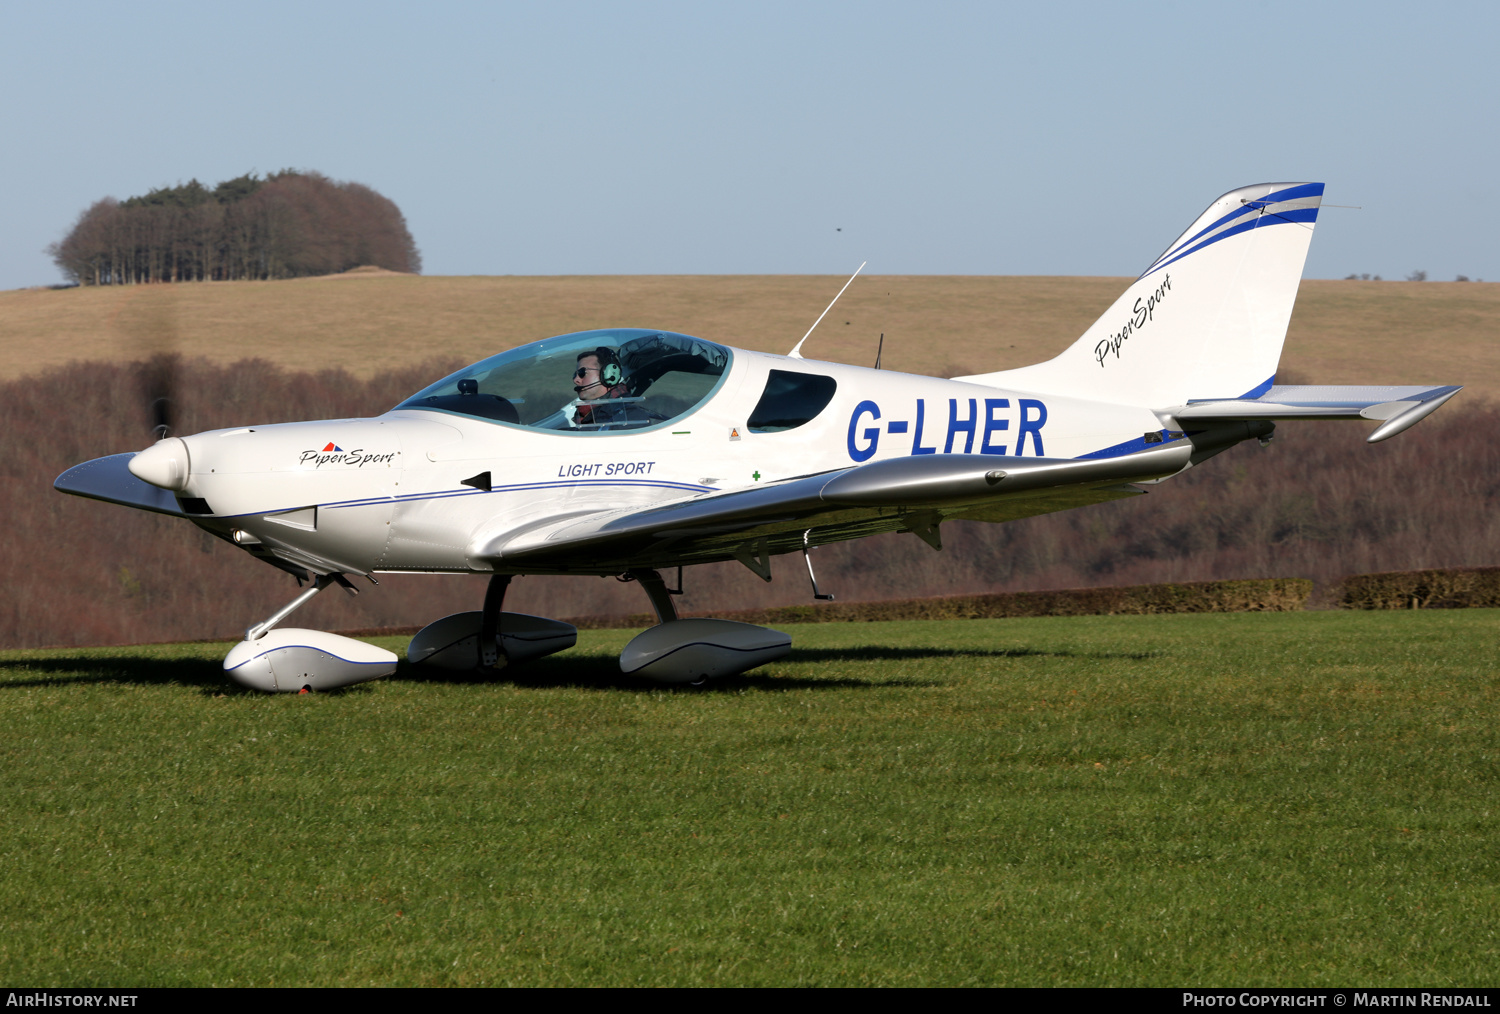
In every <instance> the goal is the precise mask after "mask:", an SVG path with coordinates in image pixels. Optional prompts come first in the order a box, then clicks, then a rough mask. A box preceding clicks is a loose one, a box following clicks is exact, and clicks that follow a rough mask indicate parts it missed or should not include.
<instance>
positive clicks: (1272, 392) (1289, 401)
mask: <svg viewBox="0 0 1500 1014" xmlns="http://www.w3.org/2000/svg"><path fill="white" fill-rule="evenodd" d="M1460 390H1462V388H1461V387H1453V386H1442V387H1432V386H1428V385H1421V384H1418V385H1406V386H1398V387H1369V386H1348V387H1339V386H1332V385H1310V386H1302V385H1283V386H1279V387H1272V388H1270V389H1269V390H1268V391H1266V393H1265V394H1262V395H1261V396H1260V397H1258V398H1231V399H1222V400H1210V401H1190V402H1188V404H1187V407H1185V408H1179V409H1176V410H1174V411H1173V412H1172V415H1173V416H1174V417H1175V418H1176V419H1177V421H1178V423H1179V424H1183V423H1189V422H1208V421H1211V420H1212V421H1228V420H1251V419H1263V420H1272V419H1376V420H1381V421H1382V422H1381V425H1380V426H1378V427H1376V429H1375V431H1374V432H1373V433H1371V434H1370V436H1369V437H1368V441H1369V442H1370V443H1372V444H1374V443H1378V442H1380V441H1381V440H1386V439H1388V438H1390V437H1393V436H1395V435H1396V434H1397V433H1400V432H1401V431H1403V430H1405V429H1408V428H1410V427H1411V426H1414V425H1416V424H1417V423H1418V422H1420V421H1421V420H1423V419H1425V418H1426V417H1427V416H1429V415H1431V414H1432V413H1433V412H1435V411H1437V409H1438V407H1439V406H1441V405H1442V404H1443V403H1444V402H1446V401H1447V400H1448V399H1449V398H1451V397H1453V396H1454V395H1455V394H1457V393H1458V392H1459V391H1460Z"/></svg>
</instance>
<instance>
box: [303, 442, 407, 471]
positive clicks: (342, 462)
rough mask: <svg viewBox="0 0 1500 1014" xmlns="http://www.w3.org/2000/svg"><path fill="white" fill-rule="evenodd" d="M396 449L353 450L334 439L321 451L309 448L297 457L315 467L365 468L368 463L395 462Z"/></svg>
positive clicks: (388, 463) (389, 463)
mask: <svg viewBox="0 0 1500 1014" xmlns="http://www.w3.org/2000/svg"><path fill="white" fill-rule="evenodd" d="M397 453H398V452H396V451H367V450H365V449H364V448H363V447H356V448H354V450H352V451H346V450H344V449H343V448H342V447H340V446H339V445H338V444H336V443H334V442H333V441H331V440H330V441H329V442H328V446H326V447H324V448H323V449H322V450H321V451H317V450H307V451H303V452H302V456H301V457H300V458H298V459H297V464H299V465H311V466H313V467H314V468H322V467H323V466H324V465H331V466H335V467H343V468H364V467H365V466H366V465H386V466H389V465H391V464H394V463H395V460H396V454H397Z"/></svg>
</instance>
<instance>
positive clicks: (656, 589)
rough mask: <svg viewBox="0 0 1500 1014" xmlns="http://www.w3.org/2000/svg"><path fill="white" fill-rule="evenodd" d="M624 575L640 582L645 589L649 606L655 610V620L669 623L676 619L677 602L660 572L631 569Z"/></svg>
mask: <svg viewBox="0 0 1500 1014" xmlns="http://www.w3.org/2000/svg"><path fill="white" fill-rule="evenodd" d="M626 576H627V577H630V578H632V579H634V580H636V581H638V582H640V585H641V587H642V588H644V589H646V594H647V595H649V596H650V597H651V608H652V609H655V610H656V622H658V623H671V622H672V621H673V620H675V619H677V604H676V603H675V602H673V601H672V593H671V592H670V591H668V590H667V582H665V581H663V580H662V576H661V574H659V573H658V572H656V571H654V570H631V571H627V572H626Z"/></svg>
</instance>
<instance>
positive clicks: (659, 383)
mask: <svg viewBox="0 0 1500 1014" xmlns="http://www.w3.org/2000/svg"><path fill="white" fill-rule="evenodd" d="M729 360H730V353H729V350H728V349H726V348H723V347H722V346H719V345H714V344H713V343H711V342H706V341H703V340H702V339H700V338H693V337H691V336H689V335H685V334H674V333H672V332H671V331H646V330H642V329H640V328H608V329H604V330H599V331H580V332H578V333H576V334H565V335H559V336H558V337H556V338H547V339H544V340H543V341H539V342H533V343H532V344H530V345H522V346H521V347H520V348H514V349H511V350H510V351H509V352H502V353H500V354H499V355H498V356H491V357H490V358H488V359H485V360H482V361H481V362H478V363H475V364H474V365H473V366H469V367H465V368H464V369H462V370H460V371H458V372H457V373H455V374H453V375H452V376H451V377H445V378H444V379H442V380H440V381H438V382H437V383H436V384H433V385H432V386H431V387H429V388H427V389H426V390H424V391H420V392H418V393H417V394H415V395H413V396H412V397H410V398H408V399H406V400H405V401H403V402H402V403H401V404H399V405H397V406H396V407H397V408H423V409H435V410H437V411H442V412H458V413H461V414H463V415H471V416H477V417H478V418H481V419H490V420H493V421H495V422H500V423H510V424H512V425H516V426H529V427H533V428H535V429H547V430H558V431H562V432H582V433H597V432H601V431H612V430H633V429H645V428H647V427H651V426H659V425H662V424H664V423H668V422H671V421H672V420H673V419H677V418H679V417H681V416H684V415H687V414H688V413H689V412H691V411H692V410H693V409H695V408H697V407H698V405H699V404H700V403H702V402H703V401H704V400H705V399H707V398H708V396H709V395H710V394H712V393H713V392H714V390H715V388H717V387H718V386H719V383H720V382H721V381H722V380H723V377H724V374H725V373H726V372H727V371H728V369H729Z"/></svg>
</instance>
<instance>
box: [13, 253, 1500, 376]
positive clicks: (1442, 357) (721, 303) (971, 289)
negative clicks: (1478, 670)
mask: <svg viewBox="0 0 1500 1014" xmlns="http://www.w3.org/2000/svg"><path fill="white" fill-rule="evenodd" d="M1128 281H1129V280H1128V279H1124V278H1046V277H948V276H935V275H905V276H879V275H877V276H871V277H864V276H862V277H861V278H859V279H858V280H857V281H855V283H854V284H853V285H851V286H850V287H849V291H848V292H847V293H845V295H844V298H843V299H842V300H840V302H839V305H838V307H837V308H836V310H835V311H834V312H833V313H831V314H829V316H828V318H827V319H825V320H824V321H823V323H822V325H821V326H820V327H819V329H818V331H817V332H816V333H815V334H814V336H813V338H812V339H810V340H809V342H808V345H807V349H806V351H807V353H808V354H809V356H811V357H815V358H820V359H830V360H835V361H839V362H850V363H870V362H872V361H873V360H874V357H875V347H876V341H877V338H878V336H879V334H880V333H881V332H884V333H885V336H886V345H885V357H884V363H883V365H885V366H886V367H888V368H890V369H894V370H904V371H907V372H913V373H928V374H942V375H953V374H957V373H969V372H980V371H987V370H995V369H1005V368H1009V367H1015V366H1024V365H1027V364H1029V363H1033V362H1038V361H1040V360H1042V359H1045V358H1048V357H1050V356H1052V355H1055V354H1056V353H1057V352H1059V351H1060V350H1062V349H1063V348H1064V347H1066V346H1067V344H1068V343H1069V342H1071V341H1072V340H1073V339H1074V338H1076V337H1077V336H1078V335H1079V334H1081V333H1082V332H1083V331H1084V329H1085V328H1087V327H1088V325H1089V324H1090V323H1092V322H1093V320H1094V319H1095V318H1096V317H1097V316H1098V315H1099V314H1100V313H1102V312H1103V311H1104V309H1105V308H1106V307H1107V306H1108V305H1109V303H1110V302H1111V300H1113V299H1114V298H1115V297H1116V296H1118V295H1119V293H1120V292H1122V291H1123V290H1124V288H1125V286H1126V284H1128ZM842 284H843V279H841V278H834V277H831V276H802V275H798V276H791V275H755V276H730V275H715V276H647V275H639V276H606V277H514V276H511V277H468V278H464V277H423V276H416V275H398V274H392V273H389V272H378V271H364V270H361V271H356V272H351V273H350V274H348V275H340V276H333V277H326V278H304V279H296V280H291V281H278V282H210V283H197V284H181V285H151V286H128V287H105V288H88V289H65V290H48V289H26V290H18V291H11V292H0V335H3V339H4V350H5V355H4V358H3V360H0V380H10V379H16V378H19V377H23V376H27V375H30V374H33V373H37V372H40V371H43V370H46V369H48V368H51V367H57V366H62V365H65V364H66V363H68V362H70V361H73V360H112V361H122V360H131V359H142V358H146V357H148V356H149V355H151V354H153V353H155V352H159V351H165V350H168V349H171V350H175V351H178V352H181V353H183V354H184V355H186V356H203V357H205V358H207V359H209V360H210V361H212V362H216V363H221V364H223V363H229V362H233V361H236V360H239V359H243V358H246V357H251V356H261V357H264V358H267V359H270V360H272V361H274V362H276V363H278V364H279V365H281V366H282V367H284V368H286V369H289V370H299V371H300V370H315V369H324V368H328V367H339V368H342V369H345V370H348V371H349V372H350V373H352V374H354V375H356V376H358V377H361V378H369V377H371V376H373V375H374V374H376V373H381V372H384V371H387V370H391V369H406V368H409V367H413V366H421V365H422V364H424V363H443V364H447V363H450V362H452V361H453V360H455V359H460V360H464V361H472V360H475V359H479V358H482V357H483V356H486V355H490V354H492V353H494V352H497V351H500V350H502V349H506V348H510V347H512V346H514V345H518V344H521V343H523V342H527V341H532V340H534V339H537V338H543V337H546V336H548V335H552V334H561V333H564V332H568V331H579V330H583V329H586V328H592V327H607V326H643V327H661V328H668V329H670V330H675V331H682V332H685V333H688V334H695V335H699V336H702V337H704V338H709V339H713V340H717V341H724V342H727V343H729V344H732V345H740V346H743V347H746V348H753V349H765V350H769V351H776V352H785V351H786V350H787V349H789V348H791V346H792V344H793V343H794V342H795V341H796V340H797V339H798V338H799V337H801V336H802V333H803V332H804V331H806V330H807V327H808V325H810V324H811V323H812V321H813V319H814V318H816V317H817V315H818V313H819V311H821V310H822V309H823V307H824V306H825V305H826V304H827V302H828V300H829V299H831V298H832V296H833V294H834V293H835V292H837V291H838V288H839V286H840V285H842ZM1497 339H1500V284H1496V283H1474V282H1466V283H1459V282H1423V283H1413V282H1352V281H1351V282H1346V281H1305V282H1303V283H1302V291H1301V294H1300V296H1299V299H1298V303H1297V310H1296V312H1295V314H1294V315H1293V317H1292V326H1291V330H1290V333H1289V334H1288V336H1287V344H1286V349H1285V354H1284V355H1283V358H1282V370H1283V374H1284V375H1288V376H1293V377H1296V378H1299V379H1301V380H1303V381H1305V382H1314V381H1316V382H1319V383H1332V384H1357V383H1426V382H1433V383H1456V384H1463V385H1466V386H1467V387H1468V388H1469V390H1468V392H1467V393H1466V395H1464V396H1463V400H1464V401H1466V402H1472V401H1473V400H1474V399H1475V397H1476V396H1478V397H1482V398H1500V340H1497Z"/></svg>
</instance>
